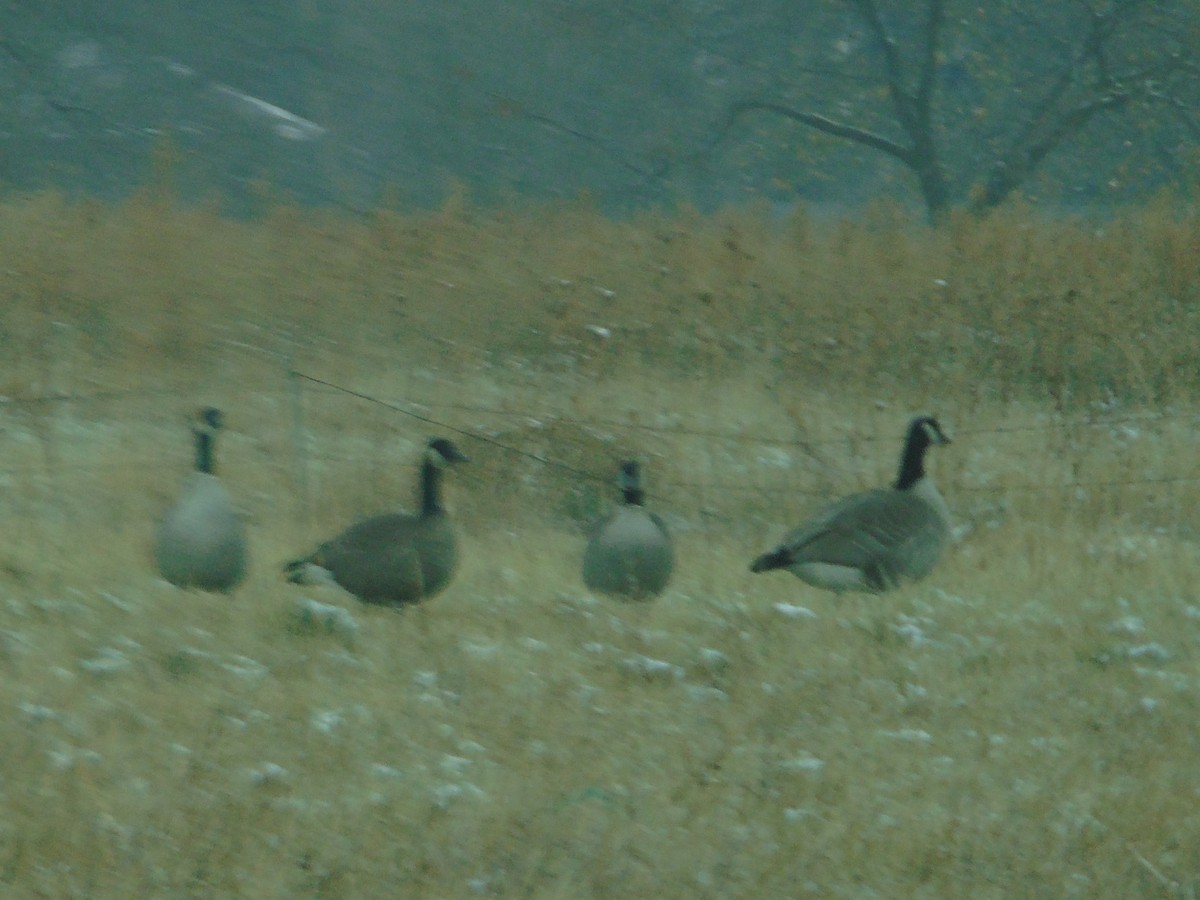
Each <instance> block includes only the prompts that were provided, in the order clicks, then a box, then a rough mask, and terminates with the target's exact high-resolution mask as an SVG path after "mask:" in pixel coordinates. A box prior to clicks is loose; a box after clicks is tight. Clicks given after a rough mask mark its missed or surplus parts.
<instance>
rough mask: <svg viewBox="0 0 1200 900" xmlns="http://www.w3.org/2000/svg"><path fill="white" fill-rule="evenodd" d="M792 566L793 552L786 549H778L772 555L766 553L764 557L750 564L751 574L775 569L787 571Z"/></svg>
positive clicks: (784, 547)
mask: <svg viewBox="0 0 1200 900" xmlns="http://www.w3.org/2000/svg"><path fill="white" fill-rule="evenodd" d="M791 564H792V554H791V550H790V549H789V548H788V547H786V546H783V547H776V548H775V549H774V550H772V551H771V552H770V553H764V554H763V555H762V556H760V557H758V558H757V559H755V560H754V562H752V563H750V571H751V572H770V571H771V570H773V569H786V568H787V567H788V566H790V565H791Z"/></svg>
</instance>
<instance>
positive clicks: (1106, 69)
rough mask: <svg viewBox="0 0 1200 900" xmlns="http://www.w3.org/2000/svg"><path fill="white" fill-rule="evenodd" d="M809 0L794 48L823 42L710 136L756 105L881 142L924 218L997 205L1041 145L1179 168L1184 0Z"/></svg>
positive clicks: (1185, 86) (1198, 108)
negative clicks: (907, 177)
mask: <svg viewBox="0 0 1200 900" xmlns="http://www.w3.org/2000/svg"><path fill="white" fill-rule="evenodd" d="M814 6H815V7H824V9H822V10H820V11H818V10H817V9H815V8H814V10H813V13H814V15H813V16H812V18H811V22H806V25H810V24H811V29H810V30H811V31H812V32H814V33H816V36H815V37H814V36H813V35H812V34H810V35H808V36H806V37H805V39H804V42H803V44H802V46H804V47H806V48H807V49H808V50H809V51H811V50H813V49H814V48H816V47H820V46H821V43H820V41H821V40H822V39H825V40H827V42H828V43H829V44H830V45H831V46H834V47H836V48H837V50H836V52H830V53H828V54H823V55H820V56H818V58H816V59H812V60H806V61H804V62H803V64H801V65H798V66H796V67H795V68H794V69H792V70H790V71H788V72H787V73H786V76H783V75H781V76H780V78H778V79H776V83H775V84H771V85H766V86H764V87H763V88H761V89H760V90H759V91H758V92H757V95H756V96H753V97H750V98H748V99H744V100H741V101H738V102H736V103H735V104H733V106H732V107H731V109H730V110H729V113H728V116H727V117H726V119H725V121H724V122H723V123H722V124H721V127H720V128H719V129H718V133H717V140H718V141H719V140H722V139H725V138H727V137H729V136H730V135H731V134H733V133H734V132H735V130H736V129H738V128H739V127H740V126H742V125H744V123H745V121H746V119H747V118H748V117H749V116H752V115H763V114H765V115H768V116H775V117H783V118H784V119H787V120H791V121H794V122H798V123H800V124H801V125H803V126H806V127H807V128H810V129H815V130H816V131H818V132H821V133H823V134H825V135H829V136H832V137H834V138H838V139H842V140H845V141H851V142H853V143H855V144H858V145H860V146H862V147H866V148H869V149H871V150H874V151H878V152H880V153H884V154H886V155H888V156H890V157H892V158H893V159H894V160H896V161H898V162H899V163H900V164H901V165H902V166H903V167H904V168H906V169H907V170H908V171H909V172H910V173H911V174H912V176H913V177H914V178H915V180H916V183H917V186H918V188H919V190H920V194H921V198H922V200H923V202H924V204H925V207H926V209H927V210H928V214H929V217H930V219H931V220H933V221H937V220H938V219H939V218H941V216H942V215H943V214H944V213H945V212H946V211H947V210H948V209H949V208H951V207H953V206H965V207H968V208H970V209H972V210H975V211H977V212H982V211H984V210H987V209H990V208H992V207H995V206H997V205H998V204H1000V203H1002V202H1003V201H1004V200H1005V199H1006V198H1008V197H1009V196H1010V195H1012V193H1013V192H1014V191H1016V190H1018V189H1019V188H1021V187H1022V186H1023V185H1025V184H1026V183H1027V182H1028V180H1029V179H1030V177H1031V175H1033V173H1034V172H1035V171H1036V170H1038V169H1039V167H1041V166H1042V165H1043V164H1044V163H1045V162H1046V160H1047V158H1048V157H1050V156H1051V155H1052V154H1056V153H1059V154H1066V153H1071V154H1077V155H1078V158H1079V162H1080V165H1081V166H1084V167H1087V166H1088V165H1089V161H1091V162H1094V161H1095V157H1097V156H1100V157H1105V158H1112V157H1113V156H1114V155H1116V156H1120V157H1121V158H1122V159H1123V161H1125V162H1126V163H1127V164H1139V163H1138V160H1139V157H1141V158H1145V157H1154V158H1155V162H1154V165H1155V166H1156V167H1158V168H1162V169H1166V170H1171V171H1173V172H1174V173H1176V174H1180V173H1182V172H1184V171H1185V170H1190V171H1192V172H1194V169H1195V157H1194V153H1195V147H1196V144H1197V142H1198V140H1200V70H1198V68H1197V64H1196V57H1195V53H1196V51H1197V49H1200V4H1197V3H1196V2H1195V0H1107V2H1094V0H1063V2H1059V3H1046V2H1043V0H1001V2H996V3H987V4H980V3H974V4H968V3H955V2H952V0H924V2H923V3H913V2H902V0H894V2H885V0H842V2H841V3H837V4H815V5H814ZM833 9H836V10H838V11H839V13H838V14H840V18H838V17H837V15H838V14H831V13H830V10H833ZM818 12H820V13H821V14H818ZM847 23H851V25H850V26H848V25H847ZM839 29H840V34H838V30H839ZM783 77H786V78H787V79H788V81H787V83H786V84H784V83H783V82H782V78H783ZM1189 157H1190V158H1189ZM1193 177H1194V176H1193Z"/></svg>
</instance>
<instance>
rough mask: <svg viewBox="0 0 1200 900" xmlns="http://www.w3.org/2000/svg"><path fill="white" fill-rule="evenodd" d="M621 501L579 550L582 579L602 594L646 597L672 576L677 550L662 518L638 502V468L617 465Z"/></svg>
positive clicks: (653, 593) (639, 489)
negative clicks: (619, 468) (622, 499)
mask: <svg viewBox="0 0 1200 900" xmlns="http://www.w3.org/2000/svg"><path fill="white" fill-rule="evenodd" d="M618 483H619V484H620V487H621V493H622V495H623V498H624V503H623V504H622V505H621V506H620V507H618V508H617V509H616V510H614V511H613V512H612V513H611V514H609V515H608V516H607V517H606V518H604V519H602V520H601V521H600V522H598V523H597V524H596V525H595V526H594V527H593V529H592V532H591V534H590V536H589V538H588V544H587V548H586V549H585V550H584V552H583V583H584V584H586V585H587V586H588V588H590V589H591V590H593V591H596V592H598V593H602V594H619V595H623V596H625V597H630V598H638V599H646V598H649V597H653V596H655V595H656V594H660V593H662V591H663V588H665V587H666V586H667V582H668V581H670V580H671V571H672V569H674V567H675V553H674V550H673V548H672V546H671V536H670V535H669V534H668V533H667V526H666V525H665V524H663V520H662V519H661V518H659V517H658V516H657V515H655V514H654V513H652V512H649V511H648V510H647V509H646V508H645V507H644V506H642V496H643V495H642V484H641V472H640V470H639V467H638V464H637V463H636V462H634V461H633V460H628V461H626V462H623V463H621V474H620V478H619V481H618Z"/></svg>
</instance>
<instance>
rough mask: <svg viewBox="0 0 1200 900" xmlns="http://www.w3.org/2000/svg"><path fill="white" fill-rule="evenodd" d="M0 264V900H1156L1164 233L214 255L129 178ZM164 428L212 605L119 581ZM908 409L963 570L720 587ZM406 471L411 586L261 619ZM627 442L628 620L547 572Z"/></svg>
mask: <svg viewBox="0 0 1200 900" xmlns="http://www.w3.org/2000/svg"><path fill="white" fill-rule="evenodd" d="M0 233H2V235H3V241H0V248H2V249H0V257H2V258H3V266H4V271H5V273H6V279H5V281H6V284H5V290H6V292H7V296H6V297H5V300H4V302H3V304H0V343H2V345H3V346H2V349H3V354H4V360H5V364H4V367H3V369H0V379H2V380H0V392H2V393H3V394H4V395H5V401H4V402H3V403H2V404H0V536H2V538H3V543H2V544H0V671H2V672H3V679H2V680H0V710H2V711H3V712H2V715H3V722H4V725H3V727H2V728H0V749H2V752H3V758H4V760H5V766H4V771H3V773H2V774H0V798H2V800H3V802H2V803H0V885H2V886H3V892H4V894H5V896H11V897H89V898H94V897H128V896H145V897H165V896H171V897H177V896H197V897H200V896H204V897H209V896H222V897H225V896H228V897H255V898H263V897H288V898H294V897H352V896H362V897H375V896H430V897H459V896H461V897H471V896H497V897H508V896H532V897H563V898H566V897H582V896H623V897H650V896H662V897H805V896H814V897H815V896H831V897H853V898H868V897H973V898H983V897H1008V896H1037V897H1101V896H1108V897H1131V896H1139V897H1154V896H1161V897H1194V896H1195V894H1196V891H1197V887H1198V886H1200V812H1197V810H1198V809H1200V803H1198V802H1197V801H1198V795H1200V788H1198V787H1197V784H1196V778H1195V760H1196V758H1197V752H1198V750H1200V731H1198V730H1197V728H1196V722H1197V720H1198V718H1200V599H1198V598H1197V596H1196V591H1195V587H1194V586H1195V584H1196V581H1197V576H1198V575H1200V547H1198V545H1197V535H1198V533H1200V513H1198V512H1197V509H1200V503H1198V502H1197V501H1198V500H1200V490H1198V481H1200V476H1198V474H1197V465H1196V460H1197V458H1198V455H1200V454H1198V451H1200V447H1198V444H1200V438H1198V437H1197V428H1196V425H1197V421H1198V418H1200V391H1198V386H1200V372H1198V371H1197V369H1196V366H1195V359H1194V357H1195V336H1196V334H1197V333H1200V331H1198V329H1197V328H1196V324H1197V323H1196V322H1195V318H1196V316H1197V315H1198V313H1197V310H1200V297H1198V296H1197V291H1198V290H1200V252H1197V251H1200V225H1198V223H1197V221H1196V219H1195V218H1194V217H1193V216H1191V215H1189V214H1187V213H1186V211H1184V212H1180V211H1178V210H1173V209H1170V208H1168V207H1167V206H1166V205H1165V204H1160V205H1158V206H1154V207H1151V208H1148V209H1145V210H1139V211H1133V212H1131V213H1130V214H1129V215H1128V216H1127V217H1125V218H1123V219H1121V220H1119V221H1116V222H1109V223H1104V224H1103V225H1102V226H1100V225H1097V224H1094V223H1084V222H1046V221H1041V220H1039V219H1038V218H1037V217H1036V216H1035V215H1034V213H1033V212H1032V211H1030V210H1022V209H1014V210H1012V211H1009V212H1007V213H1005V214H1003V215H1000V216H997V217H995V218H993V219H990V220H988V221H985V222H971V221H962V222H955V223H951V225H950V226H948V227H947V228H946V229H945V230H944V231H942V232H939V233H936V234H934V233H930V232H928V231H926V230H925V229H923V228H921V227H919V226H917V225H914V224H912V223H909V222H907V221H905V220H904V219H903V217H901V216H899V215H897V214H896V213H894V212H893V211H890V210H887V209H880V210H876V211H872V212H871V213H869V214H867V215H865V216H864V217H863V219H862V220H861V221H857V222H845V223H833V224H828V225H823V226H819V225H817V224H814V223H811V222H807V221H806V220H804V219H803V217H802V216H798V217H797V218H795V219H793V220H790V221H787V222H772V221H770V220H769V218H768V217H766V216H765V215H761V214H759V213H758V212H756V211H753V210H750V211H734V212H729V213H722V214H720V215H717V216H712V217H705V216H700V215H699V214H697V213H695V212H692V211H688V210H680V211H677V212H674V213H671V214H666V213H663V214H656V215H654V216H647V217H645V218H644V219H641V220H636V221H631V222H626V223H613V222H609V221H605V220H604V219H601V218H599V217H597V216H595V215H594V214H593V213H592V212H591V211H590V210H588V209H587V208H586V207H585V206H580V207H571V208H555V209H549V210H547V209H533V208H531V209H528V210H521V209H514V210H509V211H506V212H503V213H485V212H480V211H475V210H472V209H471V208H469V207H468V206H467V205H466V204H464V203H453V204H450V205H449V206H448V207H447V208H446V209H444V210H441V211H439V212H438V213H436V214H430V215H427V216H406V215H402V214H399V213H392V212H386V211H381V212H380V213H379V214H378V215H377V216H376V217H375V218H373V219H372V220H370V221H356V222H348V221H342V220H339V219H337V218H335V217H331V216H326V215H324V214H322V213H319V212H312V211H309V212H305V211H299V210H294V209H288V208H281V209H280V210H279V211H278V212H277V213H276V214H274V215H272V216H271V217H270V218H269V219H267V220H264V221H258V222H233V221H228V220H225V219H223V218H221V217H220V216H219V215H217V214H216V213H215V212H212V211H206V210H182V209H178V208H176V207H175V206H174V205H173V204H172V203H171V201H170V199H169V198H166V197H164V196H161V195H156V194H155V193H154V192H149V193H148V194H147V195H146V196H143V197H140V198H138V199H136V200H135V201H131V202H130V203H128V204H125V205H123V206H119V207H108V206H101V205H95V204H89V203H82V204H70V203H67V202H66V201H64V200H62V199H61V198H58V197H55V196H53V195H47V196H34V197H29V198H24V199H11V200H9V201H8V202H6V203H4V204H2V205H0ZM360 395H361V396H360ZM209 403H211V404H214V405H218V406H220V407H222V408H223V409H224V410H225V411H226V415H227V418H228V423H229V426H230V427H229V430H228V432H227V433H226V434H225V435H224V436H223V438H222V442H221V443H220V445H219V447H218V465H219V468H220V471H221V473H222V475H223V477H224V478H225V480H226V483H227V484H228V486H229V487H230V490H231V491H232V492H233V493H234V495H235V497H236V498H237V502H238V504H239V507H240V508H241V509H242V510H243V511H244V514H245V516H246V520H247V523H248V526H249V529H250V536H251V554H252V568H251V572H250V575H249V577H248V579H247V581H246V583H245V584H244V585H243V586H242V587H241V588H240V589H239V590H238V591H237V592H236V593H235V594H234V595H233V596H232V597H224V596H212V595H207V594H203V593H198V592H186V591H179V590H176V589H174V588H172V587H171V586H170V585H167V584H166V583H164V582H162V581H161V580H159V579H158V578H157V577H156V576H155V573H154V572H153V569H152V567H151V565H150V554H149V548H150V542H151V535H152V533H153V527H154V521H155V518H156V516H158V515H160V514H161V512H162V511H163V509H164V508H165V507H166V506H167V505H168V504H169V503H170V502H171V499H172V497H173V496H174V493H175V491H176V489H177V487H178V484H179V481H180V479H181V478H182V477H183V475H184V474H185V473H186V471H187V469H188V466H189V465H190V458H191V448H190V445H189V436H188V433H187V429H186V426H185V421H184V417H185V416H186V415H187V414H188V413H189V412H190V411H191V410H192V409H193V408H194V407H195V406H197V405H200V404H209ZM915 411H932V412H935V413H936V414H937V415H938V416H939V418H940V419H941V420H942V422H943V424H945V425H946V426H947V428H948V430H949V431H950V432H951V435H952V437H953V439H954V443H953V444H951V445H950V446H948V447H945V448H937V449H936V450H935V451H934V455H932V456H931V460H930V462H931V471H932V473H933V476H934V478H935V479H936V480H937V481H938V483H939V485H940V486H941V488H942V491H943V493H944V494H945V495H946V496H947V499H948V500H949V502H950V503H951V506H952V507H953V509H954V510H955V512H956V514H957V516H958V517H959V520H960V534H961V539H960V541H959V542H958V544H957V545H956V546H955V547H954V548H953V549H952V550H951V551H950V552H949V553H948V555H947V556H946V558H945V559H944V560H943V561H942V563H941V564H940V565H939V566H938V567H937V568H936V569H935V570H934V572H933V574H932V575H931V576H930V577H929V578H928V579H927V580H925V581H923V582H921V583H919V584H917V585H911V586H907V587H905V588H903V589H901V590H900V591H898V592H896V593H893V594H889V595H885V596H882V597H866V596H857V595H848V596H845V597H842V598H837V597H834V596H832V595H827V594H823V593H821V592H819V591H816V590H814V589H810V588H808V587H807V586H805V585H803V584H802V583H801V582H799V581H798V580H796V579H794V578H792V577H791V576H789V575H786V574H782V573H774V574H770V575H758V576H754V575H751V574H750V573H749V572H748V570H747V565H748V563H749V561H750V559H751V558H752V557H753V556H754V555H755V554H757V553H758V552H760V551H761V550H762V549H764V548H765V547H767V546H769V545H770V543H771V541H773V540H774V539H775V538H777V537H778V536H779V535H780V534H781V533H782V531H783V530H784V529H785V528H787V527H788V526H789V525H790V524H793V523H794V522H795V521H797V520H798V519H799V517H800V516H802V515H803V514H804V513H805V512H806V511H808V510H811V509H812V508H813V507H814V506H816V505H818V504H820V503H821V502H822V501H823V500H824V499H827V498H830V497H832V496H836V495H838V494H840V493H844V492H846V491H849V490H853V489H857V488H862V487H867V486H874V485H876V484H880V483H883V482H885V481H886V480H888V479H889V478H890V477H891V475H892V469H893V467H894V465H895V462H896V456H897V453H898V450H899V444H900V436H901V433H902V431H903V428H904V425H905V423H906V420H907V418H908V417H909V415H910V414H911V413H913V412H915ZM433 433H446V434H449V435H451V436H454V437H455V439H456V441H458V442H459V443H460V444H461V445H462V446H463V448H464V449H465V450H466V452H467V453H468V454H469V455H470V456H471V457H472V463H471V464H470V466H467V467H463V468H462V469H461V470H459V471H456V472H454V473H453V474H452V476H451V478H450V481H449V483H448V490H449V497H450V501H451V506H452V509H453V510H454V514H455V515H456V517H457V518H458V521H459V522H460V524H461V527H462V538H463V547H464V560H463V565H462V568H461V571H460V572H459V573H458V575H457V577H456V579H455V580H454V582H453V583H452V584H451V586H450V588H449V589H448V590H447V591H446V592H445V593H444V594H443V595H441V596H439V597H437V598H436V599H434V600H432V601H431V602H429V603H428V604H426V605H424V606H421V607H417V608H412V609H408V610H404V611H391V610H382V609H374V608H369V607H364V606H362V605H360V604H358V603H357V602H356V601H355V600H354V599H353V598H351V597H348V596H347V595H345V594H342V593H340V592H338V591H337V590H336V589H334V588H326V587H304V588H301V587H297V586H295V585H289V584H286V583H284V582H283V581H282V579H281V578H280V576H279V568H280V566H281V564H282V563H283V562H284V561H286V560H287V559H289V558H291V557H294V556H295V555H297V553H298V552H300V551H303V550H305V549H307V548H308V547H310V546H311V545H312V544H313V542H314V541H316V540H317V539H318V538H320V537H322V536H325V535H327V534H329V533H331V532H332V531H334V530H336V529H337V528H339V527H341V525H343V524H345V523H346V522H347V521H349V520H351V519H353V518H354V517H355V516H357V515H361V514H363V513H367V512H373V511H377V510H379V509H383V508H388V507H391V506H393V505H397V504H402V505H403V504H408V503H409V502H410V498H411V492H412V482H413V478H414V473H415V469H414V462H415V459H416V456H417V454H418V448H419V446H420V444H421V442H422V441H423V440H424V439H425V437H426V436H428V435H429V434H433ZM625 455H635V456H638V457H639V458H641V459H642V460H643V461H644V463H645V469H646V475H647V479H648V484H647V487H648V490H649V494H650V502H651V503H652V504H653V506H654V508H655V509H657V510H658V511H660V512H662V513H663V515H664V516H665V517H666V518H667V520H668V522H669V524H670V525H671V527H672V530H673V531H674V533H675V535H676V539H677V545H678V554H679V564H678V569H677V575H676V578H675V579H674V581H673V583H672V585H671V587H670V588H669V590H668V591H667V593H666V594H664V595H663V596H662V597H660V598H659V599H657V600H655V601H654V602H651V603H647V604H622V603H617V602H614V601H612V600H609V599H605V598H596V597H592V596H590V595H589V594H587V593H586V592H585V591H584V589H583V587H582V585H581V583H580V580H579V574H578V565H579V560H580V554H581V551H582V546H583V537H582V534H583V527H584V524H585V523H586V522H587V521H588V520H589V519H590V518H591V517H592V516H594V515H595V514H597V513H598V512H600V511H602V510H603V509H605V508H606V506H607V505H608V504H609V503H610V502H611V500H612V496H613V494H614V490H613V488H612V477H613V474H614V466H615V462H616V461H617V460H618V459H620V458H621V457H622V456H625Z"/></svg>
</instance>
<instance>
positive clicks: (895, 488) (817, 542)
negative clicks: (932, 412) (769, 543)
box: [750, 416, 950, 593]
mask: <svg viewBox="0 0 1200 900" xmlns="http://www.w3.org/2000/svg"><path fill="white" fill-rule="evenodd" d="M948 443H950V439H949V438H948V437H946V435H945V433H944V432H943V431H942V428H941V426H940V425H939V424H938V421H937V419H934V418H932V417H930V416H918V417H916V418H914V419H913V420H912V422H911V423H910V424H909V426H908V434H907V436H906V438H905V441H904V452H903V454H902V455H901V457H900V471H899V473H898V474H897V476H896V481H895V483H894V484H893V485H892V486H891V487H890V488H883V489H880V490H874V491H864V492H862V493H857V494H851V495H850V496H849V497H845V498H843V499H842V500H840V501H838V502H837V503H834V504H833V505H832V506H829V507H827V508H826V509H825V510H824V511H823V512H821V513H820V514H818V515H817V516H815V517H814V518H813V519H811V520H810V521H808V522H806V523H804V524H803V525H801V526H800V527H799V528H797V529H795V530H794V531H792V532H791V533H790V534H788V535H787V536H786V537H785V538H784V539H783V542H782V543H781V544H780V545H779V546H778V547H776V548H775V549H774V550H772V551H771V552H770V553H765V554H763V555H762V556H760V557H758V559H756V560H754V562H753V563H751V565H750V571H751V572H768V571H770V570H771V569H787V570H788V571H790V572H791V573H792V574H793V575H795V576H797V577H798V578H800V579H801V580H803V581H806V582H808V583H809V584H811V585H813V586H815V587H820V588H827V589H828V590H831V591H838V592H841V591H869V592H872V593H878V592H880V591H887V590H891V589H892V588H894V587H896V586H897V585H898V584H899V583H900V582H901V581H905V580H916V579H918V578H922V577H924V576H925V575H926V574H928V573H929V570H930V569H932V568H933V565H934V563H936V562H937V560H938V557H939V556H941V553H942V550H943V549H944V548H945V546H946V544H947V543H948V542H949V540H950V510H949V508H948V507H947V506H946V501H945V500H943V499H942V495H941V494H939V493H938V490H937V488H936V487H934V485H933V482H932V481H930V480H929V479H928V478H926V477H925V451H926V450H927V449H929V447H930V446H932V445H933V444H948Z"/></svg>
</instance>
